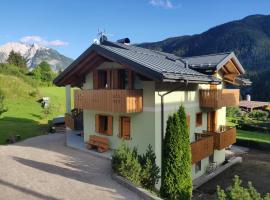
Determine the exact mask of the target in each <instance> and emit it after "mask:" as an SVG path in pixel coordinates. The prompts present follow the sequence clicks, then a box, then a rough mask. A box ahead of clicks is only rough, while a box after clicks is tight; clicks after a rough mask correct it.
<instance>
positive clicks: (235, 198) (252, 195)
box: [217, 176, 270, 200]
mask: <svg viewBox="0 0 270 200" xmlns="http://www.w3.org/2000/svg"><path fill="white" fill-rule="evenodd" d="M241 184H242V181H241V180H240V178H239V177H238V176H235V177H234V179H233V184H232V185H231V186H230V187H228V189H227V190H226V191H224V190H223V189H221V188H220V187H219V186H217V200H270V194H269V193H267V194H266V195H265V197H261V194H260V193H258V192H257V190H256V189H255V188H254V187H253V185H252V183H251V182H248V186H247V188H245V187H243V186H242V185H241Z"/></svg>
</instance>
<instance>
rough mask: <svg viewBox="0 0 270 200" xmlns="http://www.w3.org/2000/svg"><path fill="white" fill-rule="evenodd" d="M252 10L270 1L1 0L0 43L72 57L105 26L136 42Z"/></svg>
mask: <svg viewBox="0 0 270 200" xmlns="http://www.w3.org/2000/svg"><path fill="white" fill-rule="evenodd" d="M252 14H270V1H269V0H226V1H219V0H66V1H64V0H43V1H42V0H24V1H22V0H1V11H0V27H1V29H0V45H2V44H4V43H6V42H9V41H20V40H21V41H24V42H29V43H32V42H33V41H35V42H37V43H40V44H43V45H45V46H49V47H52V48H55V49H56V50H58V51H59V52H61V53H62V54H64V55H66V56H69V57H71V58H76V57H77V56H79V55H80V54H81V53H82V52H83V51H84V50H85V49H86V48H87V47H89V46H90V45H91V43H92V41H93V39H94V38H96V37H97V32H98V29H102V30H103V29H105V30H106V32H107V33H108V37H109V39H110V40H113V41H114V40H117V39H119V38H123V37H129V38H130V39H131V42H132V43H140V42H151V41H159V40H162V39H165V38H167V37H172V36H180V35H186V34H196V33H201V32H203V31H206V30H207V29H209V28H211V27H213V26H216V25H219V24H221V23H225V22H228V21H231V20H236V19H241V18H243V17H245V16H247V15H252Z"/></svg>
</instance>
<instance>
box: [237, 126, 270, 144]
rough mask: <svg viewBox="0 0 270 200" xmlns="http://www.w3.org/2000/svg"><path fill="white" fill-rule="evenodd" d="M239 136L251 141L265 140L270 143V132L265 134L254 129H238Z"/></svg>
mask: <svg viewBox="0 0 270 200" xmlns="http://www.w3.org/2000/svg"><path fill="white" fill-rule="evenodd" d="M237 138H239V139H244V140H249V141H256V142H265V143H269V144H270V134H264V133H259V132H253V131H244V130H239V129H238V130H237Z"/></svg>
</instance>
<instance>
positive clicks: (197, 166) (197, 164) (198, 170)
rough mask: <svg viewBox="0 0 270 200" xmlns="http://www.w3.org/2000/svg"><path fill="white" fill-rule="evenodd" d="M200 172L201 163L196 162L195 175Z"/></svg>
mask: <svg viewBox="0 0 270 200" xmlns="http://www.w3.org/2000/svg"><path fill="white" fill-rule="evenodd" d="M201 170H202V161H201V160H200V161H198V162H197V163H196V164H195V173H198V172H200V171H201Z"/></svg>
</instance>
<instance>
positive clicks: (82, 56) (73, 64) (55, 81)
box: [53, 44, 97, 85]
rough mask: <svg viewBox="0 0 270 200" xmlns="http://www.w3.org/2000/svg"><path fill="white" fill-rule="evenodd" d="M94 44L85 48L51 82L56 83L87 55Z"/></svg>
mask: <svg viewBox="0 0 270 200" xmlns="http://www.w3.org/2000/svg"><path fill="white" fill-rule="evenodd" d="M95 46H97V45H96V44H92V45H91V46H90V47H89V48H88V49H86V50H85V51H84V52H83V53H82V54H81V55H80V56H79V57H78V58H77V59H76V60H74V61H73V62H72V63H71V64H70V65H69V66H68V67H67V68H66V69H65V70H64V71H63V72H61V73H60V74H59V75H58V76H57V77H56V78H55V79H54V80H53V83H54V84H55V85H58V83H59V82H60V81H61V79H62V78H63V77H64V76H65V75H66V74H67V73H68V72H70V71H71V70H72V69H73V68H74V67H75V66H76V65H77V64H78V63H79V62H80V61H81V60H83V59H84V58H85V57H86V56H88V55H89V54H90V53H91V52H92V51H93V50H94V49H95Z"/></svg>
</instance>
